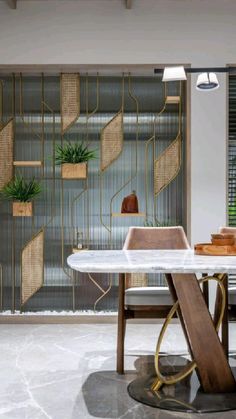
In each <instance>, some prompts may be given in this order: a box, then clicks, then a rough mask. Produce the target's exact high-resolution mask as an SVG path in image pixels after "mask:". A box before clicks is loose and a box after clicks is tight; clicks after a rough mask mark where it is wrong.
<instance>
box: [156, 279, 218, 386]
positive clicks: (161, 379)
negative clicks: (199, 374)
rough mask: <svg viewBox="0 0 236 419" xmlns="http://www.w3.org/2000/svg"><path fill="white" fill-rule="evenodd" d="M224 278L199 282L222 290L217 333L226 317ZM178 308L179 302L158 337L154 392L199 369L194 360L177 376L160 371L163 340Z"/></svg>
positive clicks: (216, 327)
mask: <svg viewBox="0 0 236 419" xmlns="http://www.w3.org/2000/svg"><path fill="white" fill-rule="evenodd" d="M223 278H224V274H222V275H215V276H206V277H204V278H201V279H200V280H199V283H200V284H202V283H204V282H208V281H212V280H213V281H217V282H218V285H219V287H220V290H221V294H222V305H221V311H220V315H219V318H218V320H217V323H216V325H215V329H216V332H218V331H219V328H220V325H221V323H222V320H223V316H224V311H225V306H226V295H225V288H224V285H223ZM178 307H179V301H178V300H177V301H176V302H175V304H174V305H173V306H172V308H171V310H170V312H169V313H168V315H167V317H166V319H165V321H164V324H163V326H162V329H161V332H160V334H159V337H158V341H157V346H156V353H155V369H156V374H157V378H156V379H155V381H154V382H153V384H152V387H151V389H152V390H153V391H158V389H160V387H161V386H162V385H163V384H167V385H171V384H175V383H177V382H179V381H181V380H183V379H184V378H186V377H187V376H188V375H189V374H190V373H191V372H192V371H193V370H194V369H195V368H196V367H197V364H196V362H195V361H194V360H192V361H191V362H190V363H189V364H188V365H186V367H184V368H183V370H182V371H180V372H178V373H177V374H174V375H169V376H164V375H162V373H161V372H160V369H159V357H160V349H161V344H162V340H163V337H164V334H165V332H166V329H167V327H168V326H169V324H170V322H171V320H172V318H173V316H174V314H175V313H176V312H177V309H178Z"/></svg>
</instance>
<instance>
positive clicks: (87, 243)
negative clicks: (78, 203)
mask: <svg viewBox="0 0 236 419" xmlns="http://www.w3.org/2000/svg"><path fill="white" fill-rule="evenodd" d="M88 87H89V86H88V73H87V74H86V89H85V90H86V146H88V136H89V134H88V120H89V102H88V94H89V91H88ZM88 165H89V162H88ZM85 183H86V186H85V188H86V223H87V226H86V233H87V234H86V245H87V247H88V248H89V245H90V225H89V217H90V214H89V178H88V176H87V178H86V179H85Z"/></svg>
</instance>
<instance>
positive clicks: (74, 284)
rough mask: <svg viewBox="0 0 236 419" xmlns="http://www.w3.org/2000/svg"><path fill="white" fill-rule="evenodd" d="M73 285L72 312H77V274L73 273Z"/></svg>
mask: <svg viewBox="0 0 236 419" xmlns="http://www.w3.org/2000/svg"><path fill="white" fill-rule="evenodd" d="M72 278H73V285H72V310H73V311H75V286H76V272H75V271H73V273H72Z"/></svg>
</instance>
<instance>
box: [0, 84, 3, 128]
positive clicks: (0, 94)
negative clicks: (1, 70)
mask: <svg viewBox="0 0 236 419" xmlns="http://www.w3.org/2000/svg"><path fill="white" fill-rule="evenodd" d="M2 125H3V81H2V80H0V127H1V126H2Z"/></svg>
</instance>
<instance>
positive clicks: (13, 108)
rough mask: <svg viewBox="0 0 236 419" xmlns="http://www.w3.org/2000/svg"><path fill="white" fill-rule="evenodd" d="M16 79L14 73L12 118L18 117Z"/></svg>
mask: <svg viewBox="0 0 236 419" xmlns="http://www.w3.org/2000/svg"><path fill="white" fill-rule="evenodd" d="M15 98H16V77H15V73H12V118H14V117H15V115H16V101H15Z"/></svg>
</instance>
